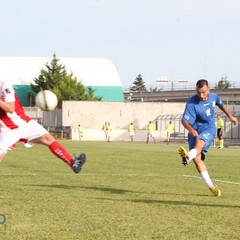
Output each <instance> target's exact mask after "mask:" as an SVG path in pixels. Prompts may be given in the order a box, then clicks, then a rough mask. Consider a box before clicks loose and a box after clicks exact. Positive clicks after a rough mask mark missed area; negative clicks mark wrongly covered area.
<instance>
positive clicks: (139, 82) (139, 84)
mask: <svg viewBox="0 0 240 240" xmlns="http://www.w3.org/2000/svg"><path fill="white" fill-rule="evenodd" d="M130 90H131V91H133V92H142V91H146V90H147V89H146V87H145V83H144V81H143V78H142V75H141V74H138V76H137V77H136V78H135V81H134V82H133V86H132V87H130Z"/></svg>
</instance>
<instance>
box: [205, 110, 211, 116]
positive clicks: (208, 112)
mask: <svg viewBox="0 0 240 240" xmlns="http://www.w3.org/2000/svg"><path fill="white" fill-rule="evenodd" d="M206 114H207V116H211V109H210V108H209V109H207V111H206Z"/></svg>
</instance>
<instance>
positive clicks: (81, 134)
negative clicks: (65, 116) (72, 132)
mask: <svg viewBox="0 0 240 240" xmlns="http://www.w3.org/2000/svg"><path fill="white" fill-rule="evenodd" d="M78 137H79V140H82V137H83V127H81V125H80V124H79V125H78Z"/></svg>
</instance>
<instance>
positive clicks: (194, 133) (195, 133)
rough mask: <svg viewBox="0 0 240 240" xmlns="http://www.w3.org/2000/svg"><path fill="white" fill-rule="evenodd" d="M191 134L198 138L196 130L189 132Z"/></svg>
mask: <svg viewBox="0 0 240 240" xmlns="http://www.w3.org/2000/svg"><path fill="white" fill-rule="evenodd" d="M189 134H190V135H192V136H194V137H196V136H198V132H197V131H196V130H195V129H191V130H190V131H189Z"/></svg>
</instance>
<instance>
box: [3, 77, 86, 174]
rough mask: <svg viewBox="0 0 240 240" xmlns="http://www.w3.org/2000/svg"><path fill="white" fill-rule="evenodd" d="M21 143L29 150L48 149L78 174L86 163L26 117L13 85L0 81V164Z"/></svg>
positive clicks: (39, 125)
mask: <svg viewBox="0 0 240 240" xmlns="http://www.w3.org/2000/svg"><path fill="white" fill-rule="evenodd" d="M19 141H21V142H24V144H25V146H26V147H32V146H33V145H34V144H43V145H46V146H48V147H49V149H50V150H51V152H52V153H53V154H54V155H55V156H57V157H58V158H60V159H62V160H63V161H64V162H65V163H66V164H68V165H69V166H70V167H71V168H72V169H73V171H74V172H75V173H79V172H80V171H81V169H82V166H83V164H84V163H85V161H86V155H85V154H84V153H81V154H80V155H79V156H78V157H75V156H74V157H72V156H71V155H70V154H69V153H68V152H67V150H66V149H65V148H64V147H63V146H62V145H61V144H60V143H59V142H58V141H56V139H55V138H54V137H53V136H52V135H51V134H50V133H49V132H48V131H47V130H46V129H45V128H44V127H43V126H42V125H41V124H39V123H38V122H36V121H35V120H32V119H31V118H30V117H29V116H27V115H26V114H25V112H24V109H23V107H22V105H21V103H20V101H19V99H18V97H17V95H16V93H15V91H14V89H13V86H12V85H11V84H10V83H9V82H7V81H1V80H0V161H1V160H2V159H3V157H4V156H5V154H6V153H7V152H8V150H9V148H11V146H13V145H14V144H15V143H17V142H19Z"/></svg>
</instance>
